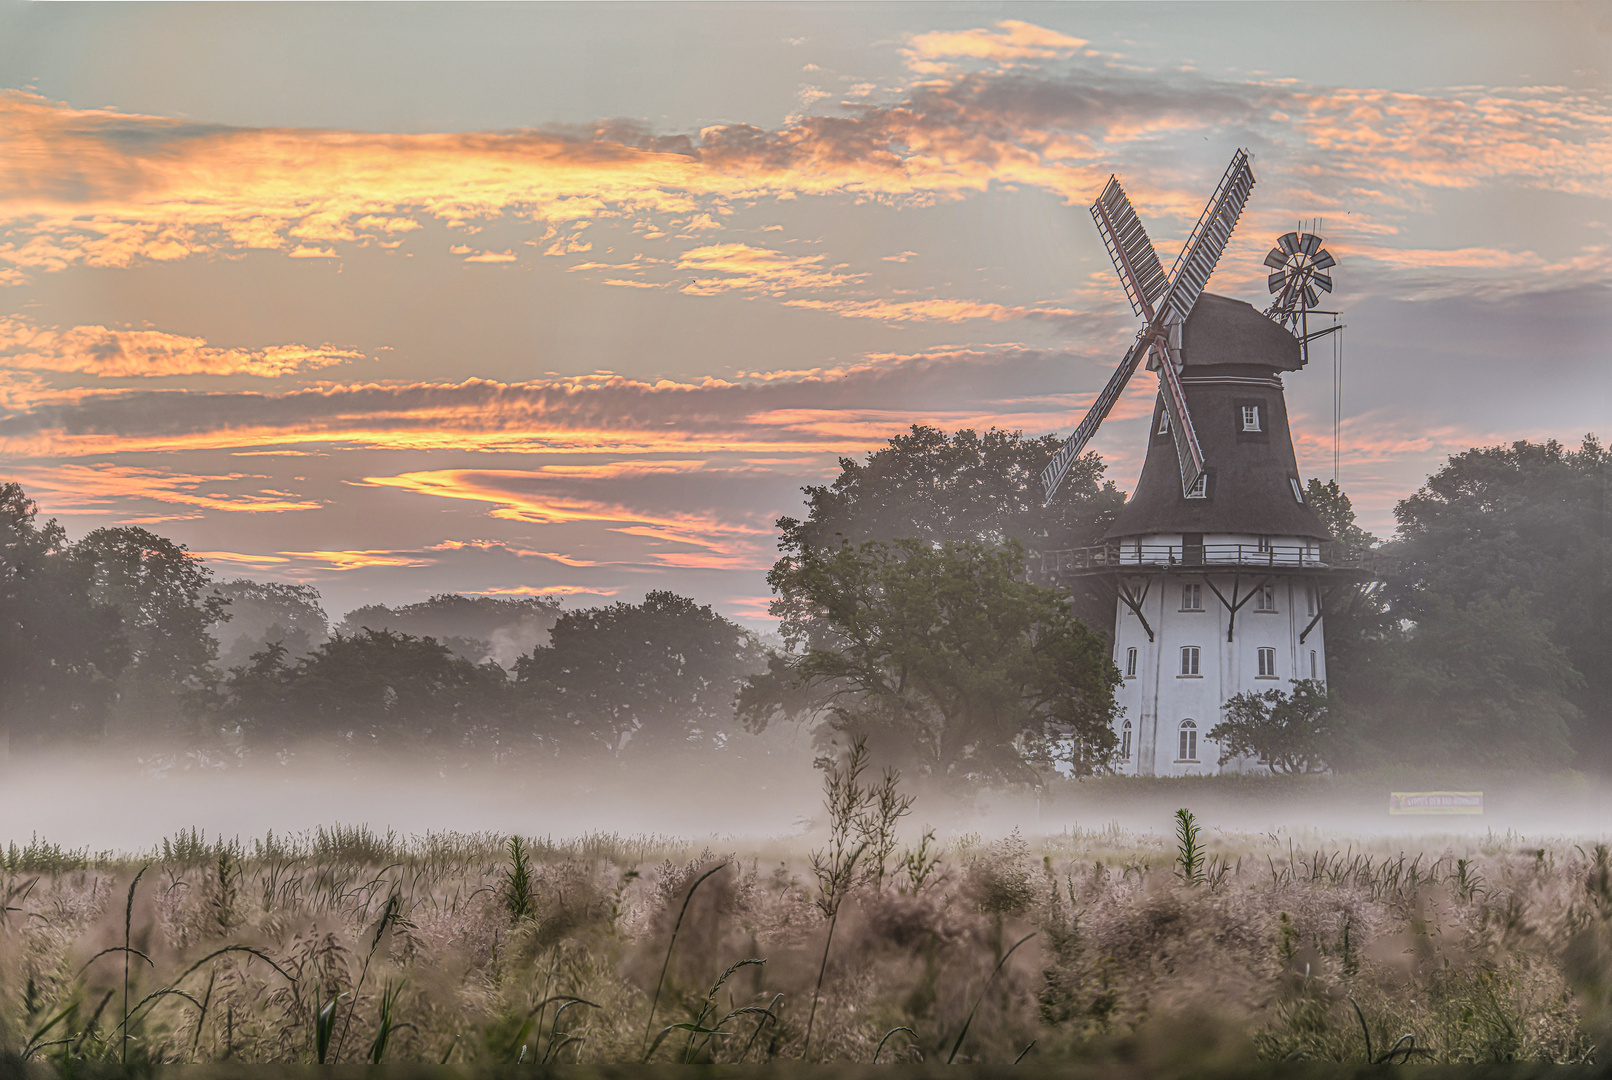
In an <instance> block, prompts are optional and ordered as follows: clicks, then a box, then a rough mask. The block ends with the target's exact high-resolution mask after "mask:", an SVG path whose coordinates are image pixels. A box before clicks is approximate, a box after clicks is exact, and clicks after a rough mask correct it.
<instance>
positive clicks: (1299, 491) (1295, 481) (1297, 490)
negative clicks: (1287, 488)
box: [1287, 476, 1304, 503]
mask: <svg viewBox="0 0 1612 1080" xmlns="http://www.w3.org/2000/svg"><path fill="white" fill-rule="evenodd" d="M1287 482H1288V483H1290V484H1292V485H1293V497H1294V498H1295V499H1297V500H1298V501H1299V502H1300V503H1302V502H1304V489H1303V488H1302V487H1300V486H1299V478H1298V477H1296V476H1290V477H1288V478H1287Z"/></svg>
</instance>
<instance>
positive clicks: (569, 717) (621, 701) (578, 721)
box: [516, 591, 762, 755]
mask: <svg viewBox="0 0 1612 1080" xmlns="http://www.w3.org/2000/svg"><path fill="white" fill-rule="evenodd" d="M761 666H762V659H761V651H760V648H759V647H758V646H757V644H756V642H755V639H754V638H753V637H752V636H751V635H750V634H749V633H748V632H746V631H745V630H744V629H742V628H741V627H739V626H737V625H735V624H734V623H732V622H729V621H728V620H727V619H724V618H723V617H722V616H720V615H718V614H717V613H716V612H714V611H712V610H711V608H710V607H709V606H703V605H699V604H696V603H695V602H694V601H693V600H690V599H688V598H686V597H682V596H677V595H675V594H674V593H670V592H664V591H655V592H650V593H649V594H647V595H646V596H645V597H644V602H643V603H642V604H620V603H618V604H612V605H610V606H608V607H601V608H589V609H586V610H583V611H570V612H566V613H565V614H563V615H561V616H560V617H559V619H558V620H557V621H556V622H555V624H554V627H553V629H552V630H551V631H550V634H549V642H548V644H546V645H540V646H538V647H537V648H536V649H534V650H533V651H532V652H531V653H529V654H528V655H526V656H523V657H521V659H520V661H519V662H518V663H517V664H516V679H517V681H518V686H519V690H520V694H521V696H522V698H523V699H524V701H525V703H526V704H525V708H526V709H527V710H528V712H529V713H530V714H532V715H535V716H540V717H544V718H545V722H546V723H547V724H549V725H551V730H552V731H553V732H554V734H555V736H556V737H557V738H558V739H559V741H560V744H561V746H562V747H564V748H567V749H570V750H574V751H583V750H593V751H598V752H603V753H607V754H612V755H614V754H622V753H628V752H630V753H633V754H640V753H647V752H653V751H656V750H666V749H672V748H696V747H701V746H703V747H708V748H710V747H720V746H722V745H723V744H724V743H725V742H726V741H727V740H728V738H729V737H730V735H731V734H732V732H733V728H734V722H733V700H734V695H735V694H736V693H737V692H738V690H739V687H740V686H741V685H742V683H743V681H744V679H745V677H746V676H748V675H750V674H752V673H754V672H756V671H758V670H759V669H760V668H761Z"/></svg>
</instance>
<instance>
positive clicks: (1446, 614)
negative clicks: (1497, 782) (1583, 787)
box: [1341, 592, 1584, 768]
mask: <svg viewBox="0 0 1612 1080" xmlns="http://www.w3.org/2000/svg"><path fill="white" fill-rule="evenodd" d="M1422 607H1423V611H1422V613H1421V616H1420V618H1419V619H1418V620H1417V621H1416V622H1415V623H1413V624H1411V625H1410V627H1409V628H1408V629H1407V630H1406V631H1405V633H1404V635H1403V637H1402V638H1401V640H1400V642H1399V643H1398V644H1397V645H1396V646H1395V647H1394V648H1393V649H1391V650H1385V651H1384V653H1383V654H1382V655H1381V656H1380V657H1378V658H1376V660H1375V662H1374V663H1373V665H1372V670H1371V672H1370V678H1369V679H1368V680H1362V685H1361V686H1360V687H1359V688H1357V690H1356V691H1354V692H1353V693H1351V695H1350V697H1349V698H1348V700H1347V704H1348V709H1347V716H1346V718H1345V720H1344V721H1343V723H1342V724H1341V727H1342V731H1341V734H1342V735H1343V736H1344V737H1345V739H1346V742H1347V746H1348V751H1347V753H1348V757H1349V759H1350V763H1351V764H1354V765H1365V764H1370V763H1373V762H1377V761H1381V760H1384V759H1387V758H1390V757H1398V758H1414V759H1416V760H1419V761H1422V762H1426V763H1429V764H1463V765H1481V766H1486V767H1505V768H1510V767H1525V766H1529V767H1531V766H1542V767H1553V766H1554V767H1560V766H1561V765H1563V764H1565V763H1566V762H1567V761H1568V760H1569V758H1570V757H1571V755H1572V747H1571V745H1570V742H1569V735H1570V731H1571V729H1572V725H1573V723H1574V721H1575V720H1576V719H1577V718H1578V710H1577V708H1576V706H1575V705H1574V704H1573V702H1572V700H1571V696H1570V695H1572V694H1573V693H1574V692H1575V691H1577V690H1579V689H1581V688H1582V686H1583V681H1584V680H1583V676H1581V675H1580V674H1579V673H1578V672H1577V671H1576V670H1574V668H1573V666H1572V664H1571V663H1569V662H1568V659H1567V656H1566V653H1565V651H1564V650H1563V649H1561V648H1560V647H1559V646H1557V645H1556V644H1555V643H1554V642H1552V641H1551V639H1550V627H1549V624H1547V623H1544V622H1542V621H1541V620H1539V619H1536V618H1534V617H1533V615H1532V614H1531V613H1530V612H1529V603H1528V600H1527V598H1526V597H1525V596H1524V595H1523V594H1522V593H1520V592H1519V593H1512V594H1510V595H1509V596H1507V597H1505V598H1503V599H1500V600H1495V599H1490V598H1482V599H1479V600H1474V601H1472V602H1471V603H1468V604H1456V603H1454V602H1452V601H1449V600H1444V599H1440V598H1423V600H1422Z"/></svg>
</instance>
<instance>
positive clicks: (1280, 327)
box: [1042, 150, 1336, 776]
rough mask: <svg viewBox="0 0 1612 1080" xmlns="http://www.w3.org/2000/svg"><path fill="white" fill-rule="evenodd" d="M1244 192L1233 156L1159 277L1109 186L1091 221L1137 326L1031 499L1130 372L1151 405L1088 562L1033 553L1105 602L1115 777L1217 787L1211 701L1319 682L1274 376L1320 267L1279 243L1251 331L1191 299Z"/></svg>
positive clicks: (1314, 586)
mask: <svg viewBox="0 0 1612 1080" xmlns="http://www.w3.org/2000/svg"><path fill="white" fill-rule="evenodd" d="M1253 186H1254V174H1253V172H1252V171H1251V170H1250V168H1249V165H1248V155H1247V154H1246V153H1245V152H1243V151H1241V150H1239V151H1237V153H1236V155H1235V156H1233V158H1232V160H1231V165H1230V166H1229V167H1228V168H1227V169H1226V173H1225V175H1224V176H1223V177H1221V180H1220V184H1219V186H1218V187H1217V188H1216V190H1215V193H1214V195H1213V196H1212V197H1211V198H1210V200H1209V203H1208V205H1207V206H1206V207H1205V208H1204V212H1203V215H1202V216H1201V217H1200V218H1199V220H1198V223H1197V225H1196V226H1195V227H1194V228H1193V230H1192V232H1191V234H1190V235H1189V236H1188V238H1187V242H1186V245H1185V246H1184V247H1183V249H1182V251H1181V254H1180V256H1179V257H1178V258H1177V259H1176V261H1175V266H1174V267H1173V268H1172V269H1171V271H1170V273H1169V274H1168V275H1166V274H1165V273H1164V270H1163V267H1162V266H1161V265H1160V263H1159V258H1158V255H1157V254H1156V253H1155V252H1154V250H1153V245H1152V242H1151V241H1150V240H1149V239H1148V236H1147V232H1146V230H1145V229H1144V228H1143V227H1142V223H1141V221H1140V220H1139V219H1138V218H1137V216H1136V212H1135V210H1133V209H1132V207H1131V204H1130V200H1129V199H1127V198H1126V196H1125V192H1124V190H1123V189H1122V188H1121V187H1120V184H1119V181H1118V180H1117V179H1114V178H1110V179H1109V181H1108V185H1107V186H1106V187H1105V188H1104V189H1103V193H1102V195H1101V196H1100V197H1099V198H1098V199H1097V201H1096V202H1095V203H1093V204H1092V217H1093V218H1094V219H1095V220H1096V222H1097V228H1098V230H1099V232H1100V233H1101V234H1102V237H1103V243H1104V245H1105V246H1106V247H1107V248H1108V251H1109V254H1110V256H1111V257H1112V258H1113V260H1114V268H1115V269H1116V270H1117V271H1118V273H1119V278H1120V281H1121V283H1122V284H1123V285H1124V287H1125V292H1126V295H1127V296H1128V297H1129V298H1130V301H1131V306H1132V307H1133V309H1134V310H1135V311H1136V313H1137V314H1139V315H1141V316H1143V318H1145V319H1146V325H1144V326H1143V328H1142V330H1141V331H1140V333H1138V334H1137V337H1136V342H1135V344H1133V345H1132V346H1131V348H1130V351H1128V352H1127V353H1126V354H1125V358H1124V359H1123V360H1122V361H1121V362H1120V365H1119V369H1118V370H1117V371H1116V372H1115V373H1114V375H1113V376H1112V377H1111V378H1110V379H1109V380H1108V384H1107V385H1106V386H1105V387H1104V388H1103V391H1102V393H1101V394H1099V395H1098V397H1097V400H1096V402H1095V403H1094V404H1093V405H1092V407H1091V410H1090V411H1089V412H1088V413H1087V415H1086V417H1085V419H1084V420H1082V421H1081V423H1080V426H1079V427H1077V428H1076V429H1075V431H1074V434H1072V435H1071V436H1070V437H1069V439H1068V441H1067V442H1066V443H1065V444H1064V445H1063V447H1062V448H1061V449H1060V450H1059V451H1058V453H1057V455H1056V456H1055V457H1054V458H1053V461H1052V463H1051V464H1050V465H1049V466H1048V467H1047V469H1046V471H1045V472H1044V473H1043V474H1042V482H1043V483H1044V484H1045V486H1046V492H1047V499H1048V501H1051V499H1052V497H1053V496H1054V494H1055V493H1056V492H1057V489H1058V485H1059V483H1060V482H1061V481H1062V480H1063V478H1064V475H1065V474H1066V473H1067V472H1068V470H1069V467H1070V465H1071V464H1072V463H1073V462H1074V461H1075V459H1076V458H1077V457H1078V456H1079V455H1080V452H1081V451H1082V449H1084V447H1085V445H1086V442H1087V441H1088V440H1089V439H1090V438H1091V437H1092V435H1093V434H1094V433H1095V432H1096V431H1097V427H1098V425H1099V424H1101V423H1102V421H1103V419H1104V417H1106V416H1107V415H1108V413H1109V410H1110V409H1112V408H1113V406H1114V403H1115V402H1116V401H1117V400H1118V399H1119V397H1120V394H1121V393H1123V391H1124V389H1125V385H1126V383H1127V382H1129V381H1130V378H1131V376H1132V375H1133V374H1134V373H1135V371H1136V368H1137V367H1138V365H1139V364H1140V363H1141V362H1142V360H1143V359H1144V358H1146V360H1147V365H1148V367H1149V368H1150V369H1152V370H1155V371H1157V372H1158V377H1159V396H1158V403H1157V404H1156V405H1155V407H1154V411H1153V418H1152V421H1151V426H1150V428H1149V432H1150V437H1149V440H1148V449H1147V459H1146V461H1145V463H1144V465H1143V467H1142V475H1141V477H1140V479H1139V480H1138V481H1137V486H1136V491H1135V492H1134V493H1133V494H1132V495H1131V498H1130V499H1129V500H1128V501H1127V502H1126V504H1125V507H1124V509H1123V510H1121V512H1120V514H1119V517H1118V519H1117V520H1116V521H1115V523H1114V526H1113V527H1112V528H1111V529H1110V530H1109V531H1108V534H1107V537H1106V540H1107V541H1108V542H1107V543H1106V544H1105V545H1104V546H1103V547H1100V548H1095V549H1089V550H1085V551H1080V552H1063V553H1049V556H1050V558H1049V565H1048V569H1049V570H1051V571H1052V572H1053V573H1054V574H1055V575H1058V576H1068V575H1082V576H1084V575H1092V574H1095V575H1103V576H1105V577H1108V578H1110V579H1111V580H1112V581H1113V582H1114V584H1115V585H1116V586H1117V592H1118V601H1117V603H1116V605H1115V628H1114V662H1115V664H1116V665H1117V666H1118V667H1119V670H1120V673H1121V674H1122V675H1123V676H1124V683H1123V685H1122V686H1121V687H1120V689H1119V690H1118V691H1117V697H1118V700H1119V703H1120V705H1121V706H1123V710H1122V712H1121V715H1120V719H1119V720H1117V721H1116V723H1117V724H1119V725H1120V728H1119V730H1118V731H1117V732H1116V734H1117V735H1118V739H1119V748H1120V755H1119V760H1118V761H1117V762H1116V765H1117V768H1118V770H1119V771H1120V772H1123V773H1128V774H1134V775H1143V776H1149V775H1166V776H1168V775H1185V774H1192V773H1205V772H1214V771H1217V770H1218V768H1219V764H1218V759H1219V756H1220V755H1219V750H1218V748H1216V747H1214V746H1212V745H1211V744H1210V742H1209V740H1208V739H1207V738H1206V733H1207V732H1208V731H1209V729H1210V728H1212V727H1214V726H1215V724H1216V723H1217V722H1218V721H1219V719H1220V716H1221V709H1222V707H1223V706H1224V704H1225V702H1226V701H1227V699H1229V698H1230V697H1232V696H1233V695H1234V694H1237V693H1240V692H1243V691H1262V690H1266V689H1270V688H1272V687H1277V688H1282V689H1286V688H1287V687H1288V682H1289V680H1291V679H1305V678H1313V679H1317V680H1322V681H1324V680H1325V679H1326V649H1325V644H1324V635H1323V629H1322V625H1321V610H1322V592H1321V588H1322V584H1323V582H1325V581H1326V580H1327V579H1328V578H1330V577H1332V576H1333V575H1334V574H1335V573H1336V572H1335V571H1333V570H1331V569H1330V568H1328V567H1327V566H1326V565H1325V564H1323V563H1322V562H1321V544H1322V542H1323V541H1326V540H1330V539H1331V536H1330V534H1329V533H1328V532H1327V529H1326V527H1325V526H1323V525H1322V523H1321V520H1320V519H1319V518H1318V517H1317V516H1316V514H1315V512H1314V511H1313V510H1312V509H1311V508H1310V507H1309V506H1308V505H1306V503H1305V495H1304V486H1303V482H1302V480H1301V479H1300V477H1299V471H1298V462H1297V459H1296V457H1295V455H1294V453H1293V440H1292V436H1291V434H1290V433H1289V431H1288V425H1287V406H1286V402H1285V400H1284V399H1283V396H1282V380H1281V374H1282V373H1283V372H1287V371H1297V370H1299V369H1301V368H1303V367H1304V365H1305V363H1306V355H1305V348H1304V346H1305V341H1304V339H1303V337H1302V336H1295V335H1294V334H1293V333H1292V332H1291V331H1290V330H1289V329H1288V325H1289V324H1292V323H1294V322H1297V323H1298V324H1299V326H1300V335H1303V334H1304V332H1305V330H1306V329H1307V328H1306V327H1304V326H1303V320H1304V317H1305V313H1306V312H1308V311H1311V310H1313V309H1314V305H1315V303H1316V301H1317V299H1318V295H1317V294H1316V293H1315V289H1316V288H1322V289H1325V290H1330V287H1331V280H1330V279H1329V278H1326V277H1325V275H1323V274H1321V271H1322V270H1324V269H1326V268H1327V267H1330V266H1331V265H1332V259H1331V256H1329V255H1326V253H1325V252H1324V251H1322V250H1321V246H1320V240H1319V239H1318V238H1316V237H1314V236H1313V235H1312V234H1308V233H1307V234H1305V235H1304V236H1303V237H1299V236H1297V235H1296V234H1293V235H1292V236H1291V237H1287V236H1284V237H1283V238H1282V242H1281V243H1280V244H1279V245H1278V247H1277V248H1276V249H1274V250H1273V252H1272V256H1271V258H1275V257H1276V256H1277V255H1278V254H1280V255H1281V256H1282V258H1281V259H1280V260H1279V263H1280V265H1277V264H1275V263H1272V264H1271V265H1272V268H1273V270H1274V271H1275V272H1274V273H1273V274H1272V275H1271V277H1270V284H1271V291H1272V292H1273V293H1276V294H1277V299H1276V302H1275V303H1274V304H1273V305H1272V307H1271V310H1270V311H1269V312H1267V313H1265V314H1261V313H1260V312H1259V311H1257V310H1255V309H1254V308H1253V307H1252V306H1251V305H1249V304H1245V303H1243V302H1242V301H1240V300H1233V299H1229V298H1227V297H1224V296H1216V295H1214V294H1212V293H1205V292H1204V291H1203V288H1204V285H1205V284H1206V283H1207V282H1208V280H1209V276H1210V274H1212V273H1213V272H1214V269H1215V264H1216V263H1217V262H1218V261H1219V259H1220V254H1221V252H1222V251H1224V250H1225V247H1226V243H1227V241H1229V240H1230V238H1231V234H1232V230H1233V229H1234V228H1235V227H1236V224H1237V219H1238V217H1239V216H1240V215H1241V213H1242V209H1243V205H1244V204H1245V203H1246V202H1247V200H1248V194H1249V191H1250V190H1251V189H1252V188H1253ZM1290 239H1291V245H1290V243H1289V241H1290ZM1267 262H1268V263H1270V259H1269V258H1268V259H1267ZM1278 277H1280V280H1278ZM1322 332H1323V333H1324V332H1327V331H1322ZM1314 336H1319V334H1317V335H1314Z"/></svg>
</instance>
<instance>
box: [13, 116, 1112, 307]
mask: <svg viewBox="0 0 1612 1080" xmlns="http://www.w3.org/2000/svg"><path fill="white" fill-rule="evenodd" d="M966 127H967V125H964V126H963V127H959V128H958V129H957V130H948V129H947V127H946V126H944V125H943V126H938V127H937V126H936V125H935V124H933V123H931V122H929V121H928V120H927V119H925V118H923V117H921V116H919V115H917V114H915V113H914V112H913V111H912V110H910V109H892V110H884V111H880V112H875V113H868V114H867V115H866V116H864V117H862V118H860V119H848V118H844V117H804V118H801V119H800V120H798V121H797V122H795V123H793V124H792V125H790V126H788V127H786V128H784V129H782V130H779V131H777V132H770V133H769V132H764V131H760V130H758V129H755V128H750V127H746V126H742V125H739V126H729V127H720V128H710V129H706V130H705V131H702V132H701V133H700V135H699V140H698V143H697V144H696V143H695V141H694V140H692V139H690V138H688V137H683V136H677V137H668V138H663V139H662V138H651V137H648V136H645V135H643V134H642V133H641V132H635V131H625V130H622V131H618V130H615V129H611V128H609V127H608V126H606V127H602V128H601V130H600V131H599V133H598V134H597V135H596V137H594V138H592V139H579V138H575V137H571V136H562V135H555V134H549V133H545V132H538V131H521V132H474V133H442V134H425V135H414V134H373V133H366V132H352V131H329V130H307V129H273V128H238V127H227V126H224V125H207V124H196V123H190V122H186V121H180V120H174V119H170V118H167V117H160V116H141V115H135V114H126V113H119V112H116V111H113V110H109V109H76V108H73V107H71V106H68V105H64V104H60V103H56V102H52V101H48V100H46V99H44V98H42V97H39V96H37V95H34V94H29V93H25V92H21V91H4V92H0V224H4V225H5V226H6V227H7V228H8V232H9V235H8V236H6V237H5V239H4V240H0V267H6V268H8V269H12V270H14V269H17V268H21V269H31V270H44V271H51V270H59V269H62V268H65V267H67V266H70V265H74V264H86V265H92V266H128V265H131V264H133V263H135V262H138V261H142V260H154V261H166V260H173V259H182V258H186V257H189V256H192V255H196V254H201V253H205V252H209V251H219V250H231V249H257V250H275V249H278V250H283V251H286V252H288V253H289V254H292V255H295V256H297V257H308V258H330V257H334V256H337V255H339V254H340V248H339V246H338V245H340V244H349V243H368V242H376V243H379V242H382V241H383V240H384V241H386V242H391V238H392V237H393V236H395V235H399V234H402V233H405V232H407V231H409V230H410V229H412V228H415V227H417V226H418V225H419V223H420V219H422V218H434V219H436V220H439V221H443V222H446V223H448V224H450V225H473V224H474V223H477V222H480V221H483V220H485V219H489V218H492V217H495V216H499V215H504V214H512V215H515V216H517V217H522V218H528V219H536V220H541V221H545V222H557V223H568V222H580V221H586V220H590V219H593V218H595V217H597V216H599V215H601V214H626V215H632V216H636V217H642V216H644V215H662V216H664V217H665V218H666V219H667V221H668V227H669V228H670V227H672V226H671V225H670V221H671V220H674V219H675V220H678V221H681V222H682V223H683V226H682V227H683V228H684V229H690V228H692V229H708V228H711V227H712V226H714V225H718V224H719V222H718V221H717V219H716V218H715V217H712V216H710V213H709V210H710V206H711V202H710V200H729V201H731V200H735V199H754V198H759V197H764V196H769V195H789V196H794V195H797V194H807V193H830V192H844V193H848V194H851V195H854V196H856V197H859V198H864V197H892V198H903V197H909V196H920V197H923V198H926V199H927V198H932V197H934V196H937V195H938V196H954V195H958V194H962V193H965V192H970V191H982V190H984V189H985V188H986V187H988V186H989V185H990V184H991V183H993V182H995V183H1011V182H1023V183H1034V184H1041V185H1044V186H1048V187H1051V188H1053V189H1054V190H1064V189H1065V187H1066V186H1067V185H1070V184H1073V185H1075V189H1076V190H1084V188H1086V187H1089V186H1091V181H1092V180H1094V179H1095V178H1096V176H1097V171H1096V170H1095V169H1093V170H1091V171H1090V172H1088V173H1083V174H1074V173H1071V171H1070V169H1069V168H1067V165H1065V166H1063V167H1053V166H1052V165H1050V164H1048V163H1047V162H1044V161H1042V160H1041V158H1040V156H1039V155H1038V154H1036V153H1034V152H1018V153H1010V152H1006V151H1005V150H1004V149H1002V148H995V147H993V148H991V149H990V150H989V152H987V153H983V154H982V153H981V151H982V150H983V149H985V145H984V144H981V143H980V135H979V133H978V132H976V131H973V130H965V129H964V128H966ZM629 140H630V141H629ZM702 215H704V216H702ZM645 235H651V234H650V233H646V234H645ZM567 243H568V248H567V250H586V248H585V246H577V247H575V248H572V247H570V246H569V245H570V244H571V243H572V242H571V241H568V242H567ZM467 254H468V252H467ZM507 254H510V253H503V252H500V253H491V254H487V253H484V255H483V256H479V257H478V256H472V257H473V258H486V259H491V258H495V257H496V258H499V259H502V258H504V257H505V255H507ZM510 257H513V256H512V255H511V256H510ZM712 269H721V268H714V267H713V268H712ZM751 269H752V271H754V270H756V268H754V267H752V268H751ZM796 272H808V273H809V272H813V271H802V268H801V267H799V266H797V267H796ZM815 272H816V273H822V272H823V271H821V270H818V271H815ZM718 280H725V279H718Z"/></svg>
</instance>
